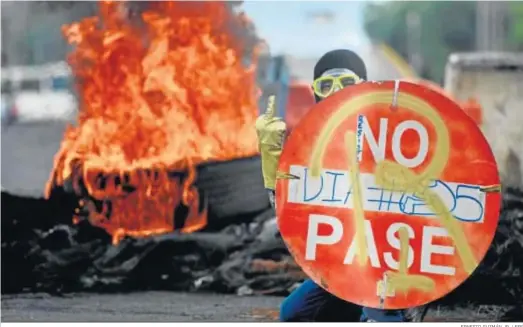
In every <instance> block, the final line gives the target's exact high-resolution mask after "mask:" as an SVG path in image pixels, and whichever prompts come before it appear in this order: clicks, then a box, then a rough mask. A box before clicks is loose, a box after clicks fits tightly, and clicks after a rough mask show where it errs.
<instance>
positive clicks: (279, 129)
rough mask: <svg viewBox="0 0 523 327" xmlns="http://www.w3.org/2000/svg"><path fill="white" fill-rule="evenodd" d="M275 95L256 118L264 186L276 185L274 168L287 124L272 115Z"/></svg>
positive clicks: (273, 187) (278, 157) (269, 187)
mask: <svg viewBox="0 0 523 327" xmlns="http://www.w3.org/2000/svg"><path fill="white" fill-rule="evenodd" d="M274 106H275V96H274V95H272V96H270V97H269V99H268V105H267V111H266V112H265V114H263V115H261V116H260V117H258V119H257V120H256V132H257V134H258V144H259V149H260V153H261V161H262V173H263V181H264V184H265V188H267V189H270V190H274V189H275V187H276V170H277V169H278V161H279V160H280V155H281V152H282V149H283V140H284V138H285V133H286V131H287V125H286V124H285V122H284V121H283V119H282V118H280V117H274Z"/></svg>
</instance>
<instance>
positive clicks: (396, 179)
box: [310, 91, 478, 291]
mask: <svg viewBox="0 0 523 327" xmlns="http://www.w3.org/2000/svg"><path fill="white" fill-rule="evenodd" d="M395 95H396V96H397V97H396V99H395V100H396V103H397V105H398V106H400V107H402V108H407V109H409V110H412V111H414V112H416V113H418V114H420V115H422V116H423V117H424V118H426V119H427V120H428V121H430V122H432V124H433V125H434V129H435V131H436V141H435V144H436V146H435V151H434V157H433V159H432V160H431V161H430V163H429V164H428V165H427V167H426V168H425V170H424V171H423V172H421V173H420V174H415V173H414V172H413V171H412V170H410V169H409V168H407V167H404V166H402V165H400V164H398V163H395V162H392V161H389V160H383V161H381V162H379V163H378V164H377V165H376V167H375V172H374V174H375V178H376V184H377V185H378V186H380V187H382V188H384V189H387V190H390V191H396V192H405V193H413V194H414V196H417V197H419V198H421V199H422V200H423V201H424V202H425V203H426V204H427V206H428V207H429V208H430V209H431V210H432V211H433V212H434V214H435V215H437V216H439V218H440V221H441V224H442V225H443V226H444V227H445V228H446V229H447V231H448V233H449V236H450V238H451V239H452V240H453V242H454V244H455V246H456V249H457V252H458V256H459V257H460V260H461V262H462V265H463V268H464V270H465V271H466V272H467V273H469V274H470V273H472V271H473V270H474V269H475V268H476V266H477V265H478V262H477V260H476V259H475V257H474V255H473V253H472V250H471V248H470V246H469V244H468V243H467V240H466V237H465V234H464V232H463V230H462V229H461V226H460V225H459V223H458V222H457V221H456V220H455V219H454V217H453V216H452V214H451V213H450V211H449V210H448V209H447V208H446V206H445V204H444V202H443V201H442V200H441V198H440V197H439V196H438V194H436V193H435V192H433V191H431V190H430V189H429V187H428V185H429V183H430V182H431V181H432V180H435V179H437V178H438V177H439V176H441V173H442V172H443V170H444V168H445V165H446V162H447V159H448V156H449V151H450V137H449V133H448V130H447V127H446V125H445V122H444V121H443V120H442V118H441V117H440V116H439V114H438V112H437V110H436V109H435V108H433V107H432V106H431V105H430V104H428V103H427V102H425V101H424V100H423V99H420V98H419V97H416V96H413V95H410V94H406V93H399V94H394V93H392V92H390V91H378V92H370V93H367V94H364V95H361V96H357V97H354V98H352V99H350V100H349V101H347V102H345V103H344V104H342V105H341V106H340V108H339V109H338V110H337V111H336V112H334V114H332V115H331V116H330V117H329V119H328V120H327V122H326V123H325V125H324V127H323V129H322V130H321V132H320V135H319V137H318V139H317V141H316V144H315V145H314V147H313V150H312V153H311V161H310V174H311V176H312V177H319V176H320V172H321V169H322V164H323V161H324V157H325V152H326V150H327V146H328V144H329V142H330V141H331V139H332V137H333V135H334V133H335V131H336V129H337V128H338V127H339V126H340V124H341V123H342V122H343V121H344V119H345V118H346V117H350V116H352V115H354V114H357V113H358V111H359V110H360V108H363V107H367V106H369V105H376V104H382V105H390V104H391V103H392V102H393V99H394V96H395ZM349 133H351V132H349ZM352 134H354V132H352ZM349 135H350V134H349ZM347 138H348V139H351V138H352V137H347V136H346V138H345V141H346V142H347ZM350 141H351V142H348V144H347V146H348V151H349V156H350V158H351V160H350V163H351V167H352V169H351V172H352V174H353V175H354V172H356V174H355V175H356V176H355V178H354V177H351V178H352V182H353V187H359V186H358V185H359V178H358V168H357V166H358V165H357V160H356V155H355V154H356V153H355V151H354V149H353V146H352V145H351V144H354V142H353V140H350ZM354 148H355V145H354ZM353 201H354V207H355V208H356V207H358V206H359V205H358V204H362V203H363V199H362V197H361V193H354V194H353ZM360 208H363V206H360ZM356 211H357V210H356V209H355V211H354V212H355V216H356V220H357V219H358V218H357V215H358V213H357V212H356ZM361 211H363V209H361ZM356 228H357V229H356V235H363V234H364V233H365V231H364V228H363V227H362V224H358V223H356ZM366 251H367V250H366V243H365V242H363V245H362V246H359V247H358V251H357V254H356V255H357V256H358V257H363V258H366V257H367V255H366V253H367V252H366ZM360 260H363V259H360ZM360 262H361V261H360ZM390 278H391V283H392V284H393V285H396V287H398V288H400V289H405V288H406V287H407V285H409V287H416V288H418V289H421V290H425V291H430V290H432V289H433V287H434V281H433V280H432V279H430V278H428V277H425V276H409V275H407V274H402V273H398V272H392V273H390ZM429 280H430V281H429ZM407 288H408V287H407Z"/></svg>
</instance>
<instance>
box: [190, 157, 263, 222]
mask: <svg viewBox="0 0 523 327" xmlns="http://www.w3.org/2000/svg"><path fill="white" fill-rule="evenodd" d="M196 186H197V187H198V189H199V190H201V191H202V192H203V194H204V197H205V198H206V200H207V203H208V208H209V223H210V224H211V225H214V224H218V225H222V224H224V223H227V222H228V221H229V220H232V219H235V218H241V216H244V215H247V214H252V213H255V212H260V211H263V210H265V209H267V208H269V206H270V205H269V199H268V197H267V192H266V190H265V188H264V187H263V179H262V174H261V161H260V157H259V156H255V157H250V158H243V159H236V160H231V161H226V162H216V163H207V164H204V165H202V166H200V167H199V169H198V178H197V180H196Z"/></svg>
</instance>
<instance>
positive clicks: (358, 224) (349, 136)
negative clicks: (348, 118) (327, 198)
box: [345, 132, 368, 266]
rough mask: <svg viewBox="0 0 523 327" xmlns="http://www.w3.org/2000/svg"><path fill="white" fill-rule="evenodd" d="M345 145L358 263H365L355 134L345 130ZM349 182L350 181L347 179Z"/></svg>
mask: <svg viewBox="0 0 523 327" xmlns="http://www.w3.org/2000/svg"><path fill="white" fill-rule="evenodd" d="M345 146H346V147H347V148H348V149H349V151H348V155H349V162H350V165H351V167H350V168H349V171H350V174H349V176H350V179H351V180H353V181H354V182H353V183H352V184H353V186H352V194H353V196H352V199H353V203H354V205H353V208H354V209H353V210H354V217H353V220H354V226H355V231H356V233H355V236H354V237H355V238H356V247H357V249H358V263H359V264H360V265H362V266H363V265H366V264H367V259H368V256H367V243H366V240H365V216H364V209H363V202H362V201H361V198H362V196H361V185H360V178H359V176H360V167H359V164H358V157H357V152H356V151H357V148H356V134H355V133H354V132H347V133H346V134H345ZM349 182H350V181H349Z"/></svg>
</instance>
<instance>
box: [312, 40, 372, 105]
mask: <svg viewBox="0 0 523 327" xmlns="http://www.w3.org/2000/svg"><path fill="white" fill-rule="evenodd" d="M340 71H345V72H351V73H352V74H355V75H357V76H358V77H359V78H360V79H363V80H366V79H367V69H366V67H365V63H364V62H363V60H362V59H361V58H360V56H358V55H357V54H356V53H354V52H352V51H350V50H345V49H339V50H333V51H329V52H327V53H326V54H324V55H323V56H322V57H321V58H320V59H319V60H318V62H317V63H316V65H315V66H314V80H317V79H318V78H320V77H322V76H325V75H331V76H335V75H336V74H339V73H340ZM324 74H325V75H324ZM331 94H332V93H331ZM314 97H315V99H316V102H320V101H321V100H322V98H321V97H319V96H318V95H317V94H316V93H315V94H314Z"/></svg>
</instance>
